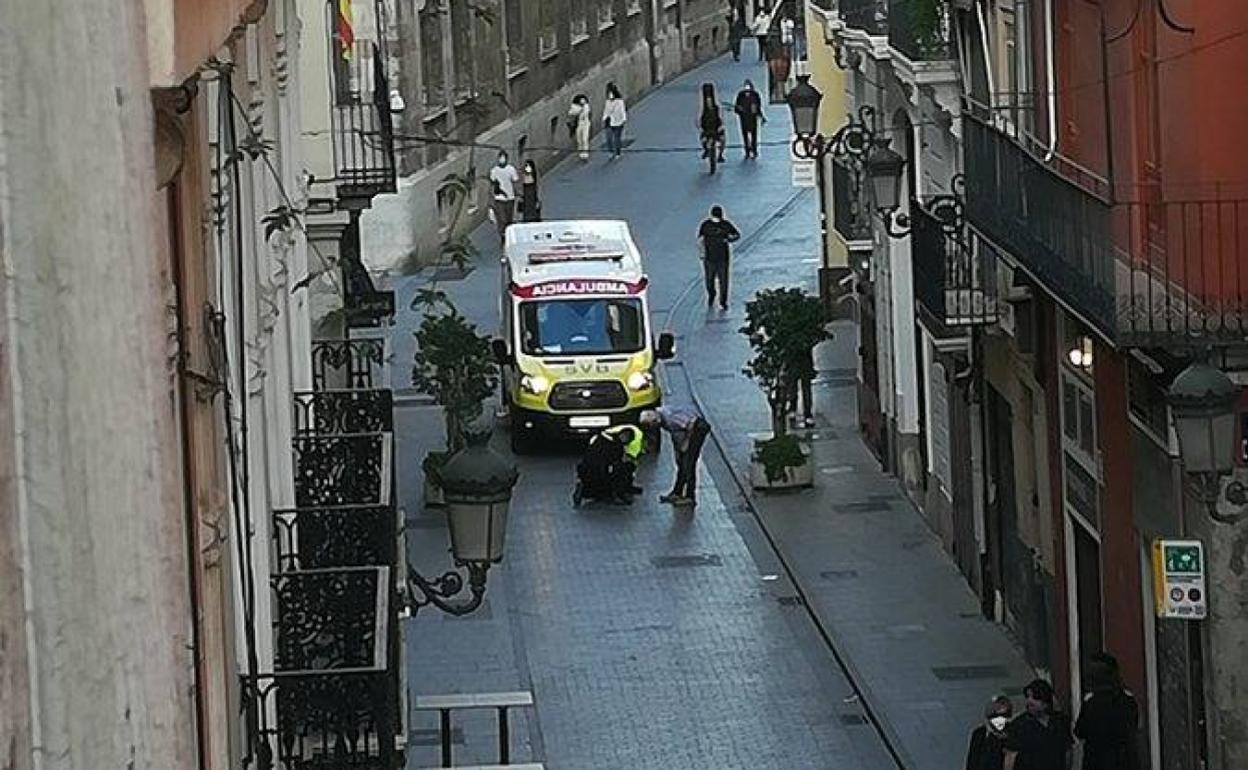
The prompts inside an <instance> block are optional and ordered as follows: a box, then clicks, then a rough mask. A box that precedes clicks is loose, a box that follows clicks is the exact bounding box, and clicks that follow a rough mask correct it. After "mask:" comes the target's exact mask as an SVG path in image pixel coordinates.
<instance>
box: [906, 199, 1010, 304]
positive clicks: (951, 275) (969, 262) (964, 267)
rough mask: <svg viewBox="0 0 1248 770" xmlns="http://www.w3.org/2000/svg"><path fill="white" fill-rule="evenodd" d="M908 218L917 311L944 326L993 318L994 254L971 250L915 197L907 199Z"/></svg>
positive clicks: (995, 284) (995, 285)
mask: <svg viewBox="0 0 1248 770" xmlns="http://www.w3.org/2000/svg"><path fill="white" fill-rule="evenodd" d="M910 219H911V222H912V223H913V230H912V231H911V237H910V242H911V248H912V249H913V254H914V295H915V299H917V300H918V303H919V310H920V312H921V313H922V314H923V315H925V316H926V317H928V318H930V319H932V320H934V321H936V322H937V323H939V324H941V325H943V326H947V327H948V326H967V325H971V324H986V323H992V322H994V321H996V320H997V271H996V257H995V256H993V255H991V254H984V253H982V252H979V251H976V250H973V249H972V248H971V246H970V244H969V243H968V242H967V241H966V239H965V238H963V237H961V236H960V235H959V234H957V233H950V232H948V230H947V229H946V227H945V226H944V223H942V222H941V221H940V220H939V219H937V218H936V217H935V216H933V215H932V214H931V213H930V212H929V211H928V210H927V209H925V208H923V207H922V206H920V205H919V204H918V203H917V202H911V204H910Z"/></svg>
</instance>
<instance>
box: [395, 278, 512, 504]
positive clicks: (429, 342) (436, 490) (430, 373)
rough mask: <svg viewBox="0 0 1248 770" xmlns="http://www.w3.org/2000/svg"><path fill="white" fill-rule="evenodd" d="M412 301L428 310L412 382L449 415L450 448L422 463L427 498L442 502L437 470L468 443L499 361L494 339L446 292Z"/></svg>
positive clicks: (430, 501) (428, 292) (494, 382)
mask: <svg viewBox="0 0 1248 770" xmlns="http://www.w3.org/2000/svg"><path fill="white" fill-rule="evenodd" d="M412 304H413V306H416V307H422V308H423V309H424V318H423V320H422V321H421V323H420V328H418V329H417V330H416V331H415V333H414V334H415V337H416V355H415V360H414V363H413V366H412V385H413V386H414V387H415V388H416V390H418V391H420V392H421V393H424V394H425V395H428V396H432V397H433V399H434V401H435V402H436V403H437V404H438V405H439V406H441V407H442V411H443V417H444V419H445V420H446V449H445V450H444V451H434V452H430V453H429V454H428V455H427V456H426V457H425V459H424V461H423V462H422V463H421V467H422V468H423V469H424V472H425V503H426V504H428V505H438V504H441V502H442V493H441V489H440V487H439V485H438V473H439V471H440V470H441V468H442V466H443V465H445V464H446V461H447V459H448V458H449V457H450V456H451V455H452V454H454V453H455V452H457V451H459V450H460V449H463V448H464V446H465V445H466V443H467V441H466V437H465V436H466V432H465V431H466V428H467V427H468V425H470V424H471V423H472V422H473V421H474V420H476V419H477V418H478V417H480V415H481V412H482V404H483V403H484V402H485V400H486V399H488V398H489V397H490V395H491V394H493V393H494V390H495V388H496V387H497V386H498V365H497V364H495V363H494V357H493V352H492V351H491V350H490V338H489V337H487V336H485V335H482V334H480V333H478V332H477V327H476V324H473V323H471V322H470V321H468V319H466V318H464V316H463V315H462V314H461V313H460V312H459V310H458V309H456V307H455V306H454V305H453V304H451V302H450V300H449V299H448V298H447V296H446V294H445V293H444V292H441V291H436V290H423V291H422V292H420V293H419V294H418V295H417V297H416V300H415V301H414V302H413V303H412Z"/></svg>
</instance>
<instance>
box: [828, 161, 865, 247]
mask: <svg viewBox="0 0 1248 770" xmlns="http://www.w3.org/2000/svg"><path fill="white" fill-rule="evenodd" d="M861 179H862V177H861V175H860V172H859V171H858V170H857V169H856V168H855V167H854V165H852V161H843V160H841V159H839V158H835V159H833V161H832V227H834V228H835V229H836V231H837V232H838V233H840V235H841V238H843V239H844V240H845V241H846V242H850V241H869V240H871V222H870V220H869V219H868V218H867V215H866V212H865V210H864V206H863V205H862V182H861Z"/></svg>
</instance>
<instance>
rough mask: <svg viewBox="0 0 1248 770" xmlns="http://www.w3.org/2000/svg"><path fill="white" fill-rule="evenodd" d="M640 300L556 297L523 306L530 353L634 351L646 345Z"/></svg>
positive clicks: (524, 339)
mask: <svg viewBox="0 0 1248 770" xmlns="http://www.w3.org/2000/svg"><path fill="white" fill-rule="evenodd" d="M643 327H644V323H643V321H642V315H641V301H640V300H637V299H632V298H629V299H557V300H547V301H544V302H525V303H524V304H522V305H521V306H520V334H521V343H522V345H523V349H524V352H525V353H527V354H528V355H601V354H604V353H635V352H637V351H638V350H641V349H642V348H643V347H644V346H645V345H644V339H645V338H644V336H643V335H644V333H645V329H644V328H643Z"/></svg>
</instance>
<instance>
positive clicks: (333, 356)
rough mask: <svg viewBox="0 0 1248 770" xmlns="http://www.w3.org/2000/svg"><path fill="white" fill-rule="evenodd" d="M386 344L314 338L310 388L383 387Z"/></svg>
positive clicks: (373, 340)
mask: <svg viewBox="0 0 1248 770" xmlns="http://www.w3.org/2000/svg"><path fill="white" fill-rule="evenodd" d="M385 375H386V343H385V342H384V341H383V340H381V339H352V340H316V341H315V342H313V343H312V387H313V388H315V389H316V390H326V389H331V388H340V389H350V390H368V389H373V388H386V387H389V383H388V382H387V381H386V377H385Z"/></svg>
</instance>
